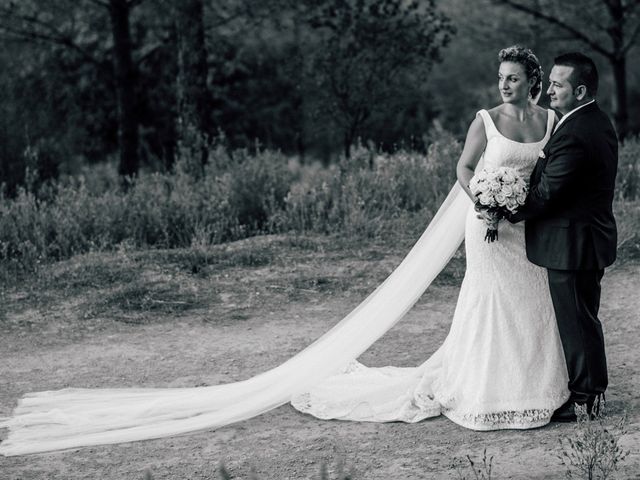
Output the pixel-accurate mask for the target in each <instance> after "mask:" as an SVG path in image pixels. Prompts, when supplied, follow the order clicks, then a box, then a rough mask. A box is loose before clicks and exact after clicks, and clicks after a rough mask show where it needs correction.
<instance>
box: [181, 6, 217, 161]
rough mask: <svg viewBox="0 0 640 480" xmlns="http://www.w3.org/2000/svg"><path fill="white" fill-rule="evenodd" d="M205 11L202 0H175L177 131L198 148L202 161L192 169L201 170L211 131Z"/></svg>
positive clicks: (184, 144) (184, 142)
mask: <svg viewBox="0 0 640 480" xmlns="http://www.w3.org/2000/svg"><path fill="white" fill-rule="evenodd" d="M203 15H204V5H203V1H202V0H182V1H180V2H177V3H176V4H175V26H176V36H177V45H176V47H177V57H178V75H177V80H176V89H177V90H176V92H177V101H178V118H177V133H178V142H179V144H181V145H182V147H183V148H189V149H192V150H193V149H196V151H194V152H193V153H195V155H194V156H195V158H196V159H197V161H198V163H199V165H191V168H192V169H193V173H196V172H198V171H199V170H201V169H202V166H203V165H204V164H205V163H206V161H207V151H208V150H207V142H208V137H209V135H210V134H211V128H210V112H211V101H210V95H209V91H208V89H207V69H208V67H207V50H206V47H205V35H204V20H203Z"/></svg>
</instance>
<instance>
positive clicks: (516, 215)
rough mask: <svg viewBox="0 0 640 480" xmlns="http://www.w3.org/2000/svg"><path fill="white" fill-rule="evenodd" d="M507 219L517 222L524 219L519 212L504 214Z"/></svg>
mask: <svg viewBox="0 0 640 480" xmlns="http://www.w3.org/2000/svg"><path fill="white" fill-rule="evenodd" d="M504 218H506V219H507V221H508V222H510V223H518V222H521V221H523V220H524V215H523V214H522V213H520V212H516V213H511V212H509V213H507V214H506V215H505V217H504Z"/></svg>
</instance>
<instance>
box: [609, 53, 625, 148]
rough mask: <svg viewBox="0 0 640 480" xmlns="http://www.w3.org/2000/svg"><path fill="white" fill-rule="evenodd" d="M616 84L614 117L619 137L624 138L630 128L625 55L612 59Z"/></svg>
mask: <svg viewBox="0 0 640 480" xmlns="http://www.w3.org/2000/svg"><path fill="white" fill-rule="evenodd" d="M611 68H612V69H613V80H614V85H615V105H614V109H613V118H614V120H615V123H616V129H617V130H618V137H619V138H620V140H624V138H625V137H626V136H627V133H628V129H629V111H628V109H627V61H626V58H625V57H621V58H618V59H613V60H611Z"/></svg>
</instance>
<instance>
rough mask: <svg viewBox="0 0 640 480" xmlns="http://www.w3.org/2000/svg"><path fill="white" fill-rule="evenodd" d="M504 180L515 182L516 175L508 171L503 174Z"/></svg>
mask: <svg viewBox="0 0 640 480" xmlns="http://www.w3.org/2000/svg"><path fill="white" fill-rule="evenodd" d="M502 181H503V182H505V183H515V181H516V176H515V175H514V174H513V172H510V171H506V172H505V173H503V174H502Z"/></svg>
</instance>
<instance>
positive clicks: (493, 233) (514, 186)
mask: <svg viewBox="0 0 640 480" xmlns="http://www.w3.org/2000/svg"><path fill="white" fill-rule="evenodd" d="M469 189H470V190H471V193H473V194H474V195H475V196H476V198H477V200H476V210H478V211H481V212H485V221H486V223H487V234H486V235H485V237H484V239H485V240H486V241H487V242H493V241H495V240H497V239H498V222H499V221H500V220H501V219H503V218H505V217H506V216H507V214H508V213H515V212H516V211H517V210H518V207H520V206H522V205H524V201H525V199H526V198H527V184H526V182H525V181H524V179H523V178H522V177H521V176H520V175H519V174H518V172H517V171H516V170H515V169H514V168H510V167H499V168H497V169H495V170H486V169H482V170H481V171H480V172H478V174H476V175H474V176H473V178H472V179H471V181H470V182H469Z"/></svg>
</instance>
